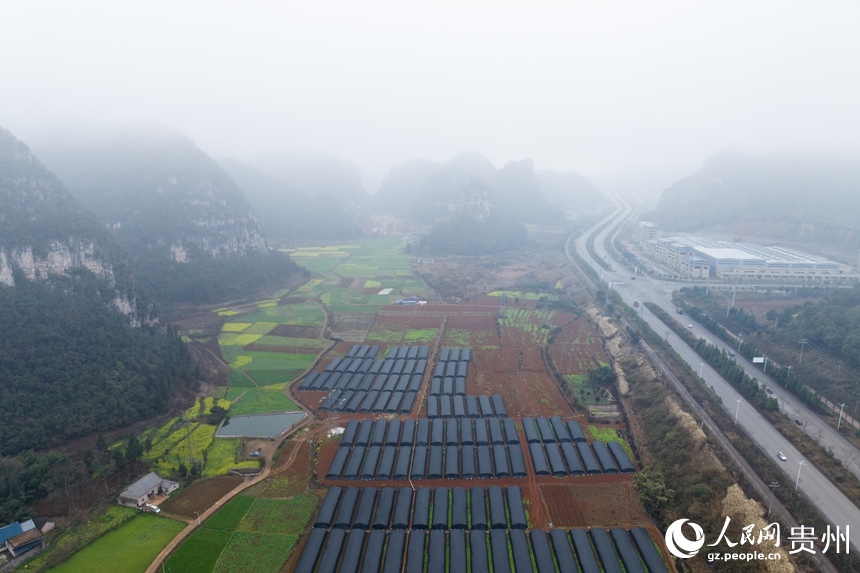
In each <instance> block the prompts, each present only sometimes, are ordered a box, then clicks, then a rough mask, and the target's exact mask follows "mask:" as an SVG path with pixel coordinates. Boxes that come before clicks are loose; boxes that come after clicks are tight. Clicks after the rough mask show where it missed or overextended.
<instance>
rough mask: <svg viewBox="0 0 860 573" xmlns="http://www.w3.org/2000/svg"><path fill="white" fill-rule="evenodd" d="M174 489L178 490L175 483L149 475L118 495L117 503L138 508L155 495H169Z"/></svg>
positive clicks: (152, 474) (156, 475) (154, 474)
mask: <svg viewBox="0 0 860 573" xmlns="http://www.w3.org/2000/svg"><path fill="white" fill-rule="evenodd" d="M176 489H179V484H178V483H177V482H175V481H170V480H167V479H163V478H161V477H160V476H159V475H158V474H156V473H149V474H146V475H145V476H143V477H142V478H140V479H139V480H137V481H136V482H134V483H133V484H131V485H130V486H128V488H127V489H125V490H124V491H123V492H122V493H121V494H119V503H120V505H129V506H132V507H138V506H141V505H143V504H145V503H146V502H147V501H149V499H150V498H152V497H155V496H156V495H160V494H164V493H170V492H172V491H174V490H176Z"/></svg>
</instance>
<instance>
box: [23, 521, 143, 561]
mask: <svg viewBox="0 0 860 573" xmlns="http://www.w3.org/2000/svg"><path fill="white" fill-rule="evenodd" d="M137 515H139V512H138V511H137V510H136V509H133V508H131V507H122V506H119V505H112V506H109V507H108V508H107V509H106V510H105V511H104V513H101V514H99V515H97V516H95V517H94V518H93V519H90V520H89V521H87V522H86V523H85V524H83V525H81V526H80V527H75V528H73V529H69V530H67V531H65V532H64V533H63V534H62V535H61V536H60V537H58V538H57V539H55V540H54V542H53V543H52V544H51V545H49V546H48V548H47V549H45V551H43V552H42V553H40V554H39V555H38V556H37V557H35V558H34V559H32V560H31V561H29V562H28V563H27V565H28V570H29V571H41V570H43V569H44V568H45V567H47V566H48V565H49V564H50V563H54V562H55V560H56V559H57V558H58V556H59V555H61V554H71V553H73V552H75V551H77V550H78V549H80V548H81V547H84V546H86V545H89V544H90V543H92V542H93V541H95V540H96V539H98V538H99V537H101V536H102V535H104V534H105V533H107V532H108V531H110V530H112V529H116V528H117V527H119V526H120V525H122V524H123V523H126V522H127V521H130V520H132V519H134V518H135V517H136V516H137Z"/></svg>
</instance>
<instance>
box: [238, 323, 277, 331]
mask: <svg viewBox="0 0 860 573" xmlns="http://www.w3.org/2000/svg"><path fill="white" fill-rule="evenodd" d="M276 326H278V323H277V322H255V323H254V324H252V325H251V326H250V327H248V328H247V329H246V330H245V334H269V333H270V332H271V331H272V329H273V328H275V327H276Z"/></svg>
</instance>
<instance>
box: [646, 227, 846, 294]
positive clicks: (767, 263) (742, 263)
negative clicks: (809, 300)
mask: <svg viewBox="0 0 860 573" xmlns="http://www.w3.org/2000/svg"><path fill="white" fill-rule="evenodd" d="M639 244H640V246H641V247H642V248H643V250H644V251H645V254H646V255H647V256H648V257H650V258H652V259H654V260H655V261H658V262H660V263H662V264H664V265H665V266H667V267H669V268H670V269H672V270H675V271H677V272H678V274H679V275H680V276H684V277H691V278H707V277H709V276H712V277H716V278H722V279H733V278H735V277H739V278H743V279H748V280H750V281H792V282H796V281H798V280H801V281H804V282H821V283H828V282H844V281H847V280H857V279H858V274H857V273H856V272H854V271H853V270H852V269H851V267H849V266H848V265H843V264H841V263H837V262H834V261H831V260H828V259H825V258H823V257H818V256H816V255H810V254H807V253H802V252H800V251H795V250H794V249H789V248H786V247H777V246H769V247H765V246H761V245H755V244H752V243H735V242H728V241H713V240H711V239H705V238H702V237H661V238H654V239H650V240H647V241H641V242H639Z"/></svg>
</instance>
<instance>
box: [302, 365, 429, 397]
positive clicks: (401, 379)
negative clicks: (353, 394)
mask: <svg viewBox="0 0 860 573" xmlns="http://www.w3.org/2000/svg"><path fill="white" fill-rule="evenodd" d="M335 360H337V359H335ZM400 362H401V361H400V360H398V361H396V362H395V363H394V366H392V363H391V362H384V363H383V362H382V361H379V360H377V361H376V362H374V363H373V366H372V367H371V369H370V371H363V370H362V371H359V372H327V371H326V372H311V373H310V374H308V376H307V377H306V378H305V379H304V380H303V381H302V384H301V385H300V386H299V390H317V391H323V390H385V389H390V388H392V387H394V386H396V385H397V384H408V383H410V382H412V381H413V380H416V379H417V380H422V379H423V378H424V372H425V371H426V370H427V361H426V360H418V361H415V360H406V361H403V362H404V364H402V365H400V364H399V363H400ZM386 364H387V365H388V366H389V367H388V368H386V367H385V366H384V365H386ZM376 365H383V367H382V370H383V371H379V369H378V368H376ZM398 365H399V366H398ZM384 370H389V371H388V372H385V371H384Z"/></svg>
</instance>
